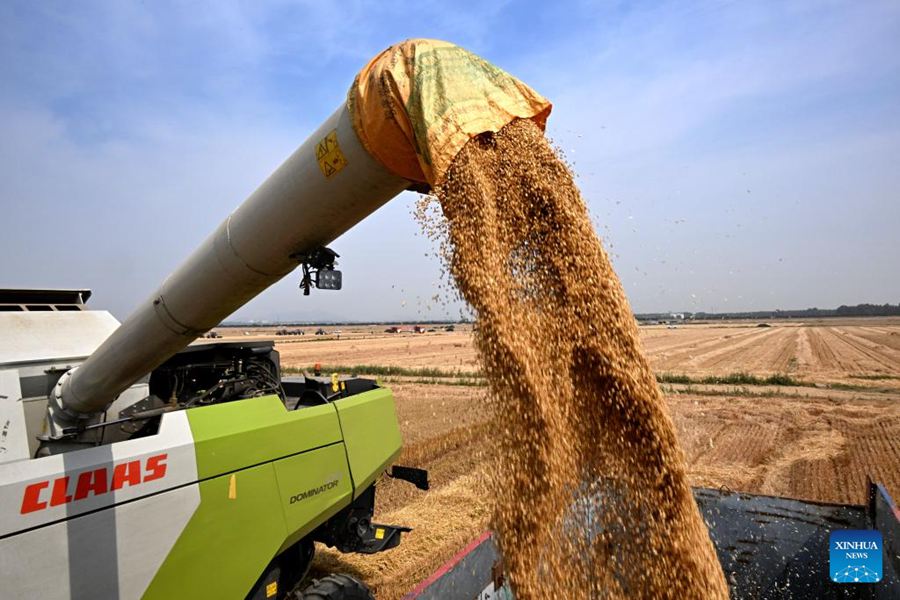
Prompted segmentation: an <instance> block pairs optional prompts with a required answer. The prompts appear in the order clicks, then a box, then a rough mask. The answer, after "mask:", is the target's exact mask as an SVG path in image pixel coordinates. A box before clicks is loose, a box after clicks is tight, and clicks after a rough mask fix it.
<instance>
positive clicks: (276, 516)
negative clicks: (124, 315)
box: [144, 388, 401, 600]
mask: <svg viewBox="0 0 900 600" xmlns="http://www.w3.org/2000/svg"><path fill="white" fill-rule="evenodd" d="M338 415H340V418H338ZM188 421H189V423H190V426H191V432H192V434H193V437H194V443H195V450H196V453H197V474H198V477H199V479H200V482H199V484H197V485H199V489H200V505H199V507H198V508H197V510H196V511H195V512H194V514H193V516H192V517H191V519H190V521H189V522H188V524H187V526H186V527H185V529H184V531H183V532H182V533H181V535H180V536H179V537H178V541H177V542H176V543H175V546H174V547H173V549H172V551H171V552H170V553H169V555H168V556H167V557H166V559H165V561H164V562H163V565H162V567H161V568H160V569H159V571H157V573H156V575H155V577H154V578H153V581H152V582H151V584H150V587H149V588H148V589H147V592H146V594H145V595H144V598H147V599H151V600H153V599H157V598H160V599H162V598H166V599H168V598H210V599H213V598H215V599H217V600H218V599H221V598H238V597H243V596H244V594H246V592H248V591H249V590H250V588H251V587H252V586H253V584H254V583H255V582H256V581H257V579H258V578H259V576H260V575H261V574H262V572H263V570H264V569H265V568H266V566H267V565H268V564H269V562H270V561H271V560H272V559H273V558H274V557H276V556H277V555H278V554H279V553H280V552H281V551H282V550H284V549H286V548H288V547H290V546H291V545H292V544H294V543H295V542H297V541H299V540H300V539H302V538H303V537H304V536H306V535H308V534H309V533H310V532H311V531H312V530H313V529H314V528H315V527H317V526H318V525H320V524H321V523H323V522H325V521H326V520H327V519H328V518H330V517H331V516H333V515H334V514H335V513H337V512H338V511H339V510H340V509H341V508H343V507H344V506H346V505H347V504H349V503H350V501H351V500H352V498H353V497H354V495H355V494H356V493H359V492H362V491H364V490H365V489H366V487H368V485H370V484H371V483H372V482H374V481H375V479H376V478H377V477H378V476H379V475H380V473H381V472H382V470H383V469H384V468H386V466H387V465H388V463H390V461H391V460H393V459H394V458H395V457H396V456H397V454H399V452H400V445H401V439H400V430H399V426H398V424H397V417H396V411H395V408H394V400H393V396H392V395H391V393H390V391H389V390H387V389H383V388H380V389H377V390H373V391H369V392H364V393H361V394H357V395H355V396H351V397H349V398H344V399H341V400H337V401H335V402H332V403H330V404H325V405H322V406H316V407H307V408H301V409H299V410H294V411H288V410H287V409H285V407H284V405H283V404H282V403H281V401H280V399H279V398H278V397H277V396H266V397H261V398H253V399H249V400H241V401H237V402H229V403H226V404H217V405H213V406H208V407H202V408H195V409H190V410H188ZM342 433H343V440H342ZM351 470H352V471H351ZM351 472H352V476H351Z"/></svg>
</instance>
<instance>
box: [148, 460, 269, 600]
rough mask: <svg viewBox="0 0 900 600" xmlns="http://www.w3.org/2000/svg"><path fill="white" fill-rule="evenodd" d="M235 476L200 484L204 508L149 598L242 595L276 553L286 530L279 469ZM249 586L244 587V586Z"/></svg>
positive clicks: (158, 575)
mask: <svg viewBox="0 0 900 600" xmlns="http://www.w3.org/2000/svg"><path fill="white" fill-rule="evenodd" d="M235 479H236V488H237V494H236V498H235V499H233V500H230V499H229V497H228V492H229V487H230V483H231V482H230V480H231V476H230V475H223V476H222V477H216V478H214V479H209V480H207V481H203V482H201V483H200V484H199V485H200V507H199V508H198V509H197V511H196V512H195V513H194V516H193V517H191V520H190V521H189V522H188V525H187V527H185V529H184V531H183V532H182V534H181V536H180V537H179V538H178V542H176V544H175V547H174V548H172V551H171V552H170V553H169V555H168V556H167V557H166V560H165V562H163V565H162V567H160V569H159V571H157V573H156V576H155V577H154V578H153V581H151V582H150V587H149V588H148V589H147V592H146V593H145V594H144V598H145V600H154V599H159V600H171V599H172V598H198V599H199V598H210V599H212V598H217V599H221V598H241V597H243V596H244V594H246V591H248V590H249V589H250V587H251V586H252V585H253V583H254V582H255V581H256V579H257V578H258V577H259V575H260V573H262V571H263V569H265V567H266V565H267V564H268V563H269V561H270V560H271V558H272V556H274V555H275V553H276V551H277V550H278V547H279V546H280V545H281V540H283V539H284V537H285V535H286V530H285V525H284V515H283V513H282V511H281V507H280V506H279V504H280V498H279V495H278V485H277V483H276V480H275V468H274V466H273V465H271V464H266V465H261V466H258V467H253V468H251V469H244V470H243V471H241V472H240V473H236V474H235ZM239 590H244V591H239Z"/></svg>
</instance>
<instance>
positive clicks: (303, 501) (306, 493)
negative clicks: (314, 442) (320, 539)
mask: <svg viewBox="0 0 900 600" xmlns="http://www.w3.org/2000/svg"><path fill="white" fill-rule="evenodd" d="M274 464H275V475H276V477H277V478H278V488H279V490H280V492H281V503H282V507H283V509H284V521H285V525H286V526H287V531H288V536H287V538H286V539H285V540H283V541H282V543H281V548H280V549H279V550H284V549H285V548H288V547H290V546H292V545H293V544H294V543H295V542H297V541H299V540H300V539H301V538H303V537H304V536H306V535H307V534H308V533H310V532H311V531H312V530H313V529H315V528H316V527H318V526H319V525H321V524H322V523H324V522H325V521H326V520H327V519H328V518H329V517H331V516H332V515H333V514H334V513H336V512H337V511H338V510H340V509H341V508H343V507H344V506H346V505H347V504H349V503H350V500H351V494H352V493H353V487H352V484H351V480H350V471H349V470H348V469H347V452H346V450H345V449H344V445H343V444H334V445H332V446H326V447H325V448H319V449H318V450H313V451H311V452H306V453H304V454H298V455H296V456H290V457H288V458H283V459H281V460H279V461H277V462H275V463H274Z"/></svg>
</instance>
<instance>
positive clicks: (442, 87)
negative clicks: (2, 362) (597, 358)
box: [45, 39, 551, 440]
mask: <svg viewBox="0 0 900 600" xmlns="http://www.w3.org/2000/svg"><path fill="white" fill-rule="evenodd" d="M550 110H551V105H550V102H549V101H547V100H546V99H545V98H544V97H542V96H541V95H539V94H538V93H537V92H535V91H534V90H532V89H531V88H530V87H528V86H527V85H525V84H524V83H522V82H521V81H519V80H518V79H516V78H515V77H513V76H511V75H509V74H508V73H506V72H505V71H503V70H502V69H500V68H498V67H496V66H494V65H492V64H490V63H489V62H487V61H486V60H484V59H483V58H480V57H478V56H476V55H474V54H472V53H471V52H468V51H467V50H465V49H463V48H460V47H459V46H456V45H454V44H450V43H448V42H441V41H438V40H424V39H412V40H406V41H404V42H402V43H400V44H396V45H394V46H391V47H389V48H388V49H386V50H384V51H383V52H381V53H380V54H379V55H378V56H376V57H375V58H373V59H372V60H371V61H370V62H369V63H368V64H367V65H366V66H365V67H364V68H363V69H362V70H361V71H360V73H359V75H358V76H357V77H356V80H355V81H354V82H353V85H352V86H351V88H350V92H349V93H348V95H347V102H346V103H344V104H342V105H341V106H340V107H339V108H338V109H337V111H335V113H334V114H333V115H331V117H329V118H328V119H327V120H326V121H325V122H324V123H323V124H322V125H321V127H319V129H318V130H317V131H316V132H315V133H313V134H312V135H311V136H310V137H309V139H307V140H306V141H305V142H304V143H303V145H301V146H300V147H299V148H298V149H297V150H296V151H295V152H294V153H293V154H292V155H291V156H290V158H288V159H287V160H286V161H285V162H284V163H283V164H282V165H281V166H280V167H278V169H277V170H276V171H275V172H274V173H273V174H272V175H271V176H270V177H269V178H268V179H267V180H266V181H265V182H264V183H263V184H262V185H261V186H260V187H259V189H257V190H256V191H255V192H253V194H252V195H251V196H250V197H249V198H248V199H247V200H246V201H245V202H244V203H243V204H242V205H241V206H240V207H238V209H237V210H235V211H234V212H233V213H232V214H231V216H229V217H228V218H227V219H226V220H225V222H224V223H222V224H221V225H219V227H218V228H217V229H216V230H215V231H214V232H213V233H212V235H210V236H209V237H208V238H207V239H206V241H204V242H203V244H201V246H200V247H199V248H198V249H197V250H195V251H194V253H193V254H192V255H191V256H190V257H189V258H188V259H187V260H186V261H185V262H184V264H182V265H181V266H180V267H179V268H178V270H176V271H175V272H174V273H173V274H172V275H170V276H169V278H168V279H166V280H165V281H164V282H163V284H162V286H161V287H160V288H159V290H157V291H156V292H155V293H154V294H153V295H152V296H150V298H148V299H147V300H146V301H145V302H144V303H143V304H141V305H140V306H139V307H138V308H137V310H135V311H134V312H133V313H132V314H131V316H129V317H128V318H127V319H126V320H125V322H124V323H122V325H121V326H120V327H119V328H118V329H117V330H116V331H115V332H114V333H113V334H112V335H111V336H110V337H109V338H108V339H107V340H106V341H105V342H103V344H101V345H100V347H99V348H97V350H96V351H95V352H94V353H93V354H91V356H89V357H88V359H87V360H86V361H85V362H84V363H82V364H81V365H80V366H79V367H77V368H75V369H71V370H69V371H68V372H67V373H65V374H64V375H63V376H62V377H61V378H60V379H59V382H58V384H57V385H56V386H55V388H54V389H53V391H52V392H51V394H50V401H49V402H48V418H47V422H48V428H47V432H46V434H45V437H46V438H47V439H50V440H52V439H59V438H62V437H65V436H67V435H69V434H70V433H72V434H76V433H77V432H78V430H79V429H80V427H81V426H82V425H84V424H85V423H87V422H89V420H90V419H91V418H92V417H96V416H97V415H98V414H99V413H101V412H103V411H104V410H106V409H107V408H108V407H109V405H110V404H111V403H112V402H113V401H114V400H115V399H116V397H117V396H118V395H119V394H120V393H122V392H123V391H124V390H126V389H127V388H128V387H129V386H131V385H132V384H133V383H135V382H136V381H138V380H139V379H140V378H141V377H143V376H144V375H146V374H147V373H150V372H151V371H152V370H153V369H155V368H156V367H158V366H159V365H161V364H162V363H163V362H165V361H166V360H167V359H168V358H170V357H171V356H172V355H174V354H175V353H177V352H178V351H180V350H182V349H183V348H184V347H185V346H187V345H188V344H189V343H191V342H192V341H193V340H194V339H196V338H197V337H199V336H200V335H202V334H203V333H205V332H206V331H209V330H210V329H212V328H213V327H215V326H216V325H218V324H219V323H220V322H221V321H222V319H224V318H225V317H227V316H228V315H230V314H231V313H233V312H234V311H235V310H237V309H238V308H240V307H241V306H243V305H244V304H246V303H247V302H248V301H250V300H251V299H252V298H254V297H255V296H256V295H257V294H259V293H260V292H262V291H263V290H265V289H266V288H267V287H269V286H270V285H272V284H273V283H275V282H276V281H278V280H280V279H281V278H283V277H284V276H285V275H287V274H288V273H290V272H291V271H293V270H294V269H295V268H296V267H297V266H298V264H300V263H307V262H308V263H310V264H312V265H313V266H316V264H315V263H316V262H321V261H318V260H316V259H313V258H310V256H318V257H322V256H324V257H325V258H326V259H327V258H328V257H329V256H330V255H331V254H330V253H329V252H323V251H322V250H323V249H324V248H325V246H326V245H327V244H328V243H330V242H331V241H333V240H334V239H335V238H337V237H338V236H340V235H341V234H342V233H344V232H345V231H347V230H348V229H350V228H351V227H352V226H353V225H355V224H356V223H358V222H359V221H361V220H362V219H363V218H365V217H366V216H367V215H369V214H370V213H372V212H373V211H374V210H376V209H377V208H378V207H379V206H381V205H382V204H384V203H385V202H387V201H388V200H390V199H391V198H393V197H394V196H396V195H397V194H399V193H400V192H401V191H403V190H404V189H407V188H409V187H415V188H416V189H422V185H423V184H424V185H425V187H426V188H427V187H428V186H429V185H431V184H434V183H435V182H437V181H440V179H441V176H442V174H443V173H444V172H446V169H447V168H448V166H449V165H450V163H451V162H452V160H453V158H454V157H455V156H456V153H457V152H459V150H460V149H462V147H463V146H464V145H465V144H466V143H467V142H468V140H469V139H470V138H471V137H474V136H476V135H479V134H481V133H483V132H486V131H498V130H499V129H500V128H502V127H503V126H504V125H506V124H507V123H509V122H510V121H512V120H514V119H518V118H522V119H532V120H534V122H535V123H537V124H538V125H539V126H541V127H543V126H544V123H545V122H546V119H547V116H548V115H549V114H550ZM319 266H320V267H321V266H322V265H319ZM306 271H307V270H306V267H304V275H306ZM319 273H320V275H321V274H322V271H321V270H320V271H319ZM326 273H327V269H326ZM304 283H305V286H306V289H307V291H308V287H309V279H308V278H307V277H304ZM321 283H322V278H321V277H320V278H319V279H318V281H317V284H321Z"/></svg>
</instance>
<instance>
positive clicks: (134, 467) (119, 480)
mask: <svg viewBox="0 0 900 600" xmlns="http://www.w3.org/2000/svg"><path fill="white" fill-rule="evenodd" d="M140 482H141V461H139V460H133V461H131V462H127V463H122V464H121V465H116V468H115V469H114V470H113V478H112V489H113V490H118V489H121V488H123V487H125V486H126V485H137V484H139V483H140Z"/></svg>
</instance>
